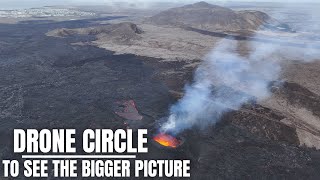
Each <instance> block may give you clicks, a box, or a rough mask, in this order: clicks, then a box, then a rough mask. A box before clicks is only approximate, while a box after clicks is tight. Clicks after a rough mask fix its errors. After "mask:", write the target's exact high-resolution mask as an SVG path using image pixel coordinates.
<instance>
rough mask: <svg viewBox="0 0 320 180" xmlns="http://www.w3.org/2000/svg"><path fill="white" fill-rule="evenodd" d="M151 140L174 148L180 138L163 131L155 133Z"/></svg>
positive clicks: (178, 143)
mask: <svg viewBox="0 0 320 180" xmlns="http://www.w3.org/2000/svg"><path fill="white" fill-rule="evenodd" d="M153 140H154V141H156V142H157V143H159V144H161V145H162V146H166V147H171V148H176V147H178V146H179V145H180V143H181V142H180V140H178V139H177V138H175V137H173V136H171V135H169V134H164V133H160V134H157V135H156V136H154V137H153Z"/></svg>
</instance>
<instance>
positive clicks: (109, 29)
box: [47, 22, 143, 41]
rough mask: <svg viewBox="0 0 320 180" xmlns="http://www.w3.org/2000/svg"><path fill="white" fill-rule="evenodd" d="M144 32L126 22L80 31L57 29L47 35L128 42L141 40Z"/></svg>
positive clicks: (81, 29)
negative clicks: (78, 36)
mask: <svg viewBox="0 0 320 180" xmlns="http://www.w3.org/2000/svg"><path fill="white" fill-rule="evenodd" d="M141 33H143V31H142V30H141V29H140V28H139V27H138V26H137V25H136V24H133V23H129V22H124V23H119V24H108V25H104V26H96V27H89V28H78V29H66V28H62V29H56V30H53V31H50V32H48V33H47V35H49V36H55V37H64V36H70V35H77V34H78V35H96V36H99V37H100V38H109V40H117V41H127V40H131V39H137V38H139V34H141Z"/></svg>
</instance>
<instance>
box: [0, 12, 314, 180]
mask: <svg viewBox="0 0 320 180" xmlns="http://www.w3.org/2000/svg"><path fill="white" fill-rule="evenodd" d="M114 18H117V17H112V18H102V19H93V20H77V21H63V22H51V21H44V22H42V21H30V22H20V23H17V24H1V25H0V73H1V74H0V75H1V78H0V103H1V104H0V138H1V141H0V159H4V158H6V159H8V158H9V157H13V156H14V155H13V153H12V152H13V150H12V132H13V131H12V130H13V129H15V128H37V129H42V128H49V129H51V128H75V129H77V130H79V131H81V130H83V129H86V128H92V129H94V128H111V129H117V128H127V127H128V126H129V127H131V128H142V127H147V128H150V130H151V129H152V127H153V124H154V122H155V121H157V120H159V119H160V118H162V117H165V116H167V115H168V108H169V107H170V105H172V104H173V103H174V102H176V101H177V99H179V98H180V97H181V96H182V94H181V92H182V91H181V90H182V88H183V86H184V85H185V84H186V83H188V82H190V81H191V80H192V75H193V71H194V66H188V64H187V65H186V63H187V62H185V61H162V60H161V59H154V58H151V57H143V56H135V55H114V54H113V52H110V51H107V50H105V49H101V48H97V47H94V46H86V45H81V46H80V45H72V44H73V43H79V42H84V44H85V43H86V42H89V41H92V40H95V37H94V36H92V35H85V36H82V35H77V34H73V35H71V36H67V37H64V38H56V37H50V36H46V33H47V32H49V31H52V30H54V29H59V28H70V29H74V28H86V27H89V26H92V22H94V21H108V20H109V19H114ZM188 63H190V61H188ZM191 63H192V62H191ZM194 63H197V60H194ZM189 65H190V64H189ZM163 72H166V73H163ZM170 72H174V76H173V75H171V74H170ZM272 91H273V93H274V94H275V95H278V96H277V97H281V100H283V102H285V103H287V104H289V105H290V107H291V106H292V108H293V107H300V106H303V107H306V109H308V110H311V111H312V112H313V113H314V114H315V115H316V116H317V117H319V112H318V111H319V109H320V108H319V102H320V98H319V96H318V95H317V94H315V93H314V92H311V91H309V90H308V89H306V88H304V87H303V86H301V85H299V84H297V83H288V82H287V83H283V84H282V85H281V86H276V85H274V87H272ZM129 100H134V102H135V106H136V108H137V110H138V112H139V114H140V115H141V116H143V119H142V120H141V121H139V122H136V121H134V122H132V121H128V120H127V119H125V118H123V117H121V116H119V115H118V114H117V113H116V111H117V110H118V108H119V107H118V106H119V103H118V102H121V101H125V102H126V101H129ZM267 103H268V102H266V104H267ZM269 103H271V106H272V105H274V104H275V103H272V102H269ZM279 109H280V108H279ZM293 110H294V109H293ZM297 113H298V112H297ZM289 118H290V117H289ZM296 123H297V124H293V125H292V121H289V120H288V116H287V115H286V114H284V113H283V112H282V111H280V110H279V111H278V110H274V109H271V108H268V106H262V105H259V104H256V103H254V102H252V103H250V104H246V105H244V106H243V107H242V108H241V109H240V110H238V111H232V112H230V113H227V114H225V115H224V116H223V118H222V120H221V121H220V122H219V123H218V124H216V125H215V126H212V127H208V128H207V129H201V130H199V129H192V130H188V131H186V132H184V134H183V136H184V137H185V139H186V140H185V143H184V144H183V145H182V146H181V147H179V148H178V149H176V150H172V151H171V150H169V151H168V150H166V149H161V148H160V149H159V148H158V147H157V146H154V145H153V144H152V143H149V153H148V154H145V155H138V158H139V159H175V158H177V159H191V160H192V167H191V176H192V179H261V178H262V177H263V178H265V179H318V178H319V177H320V173H319V172H320V152H319V151H318V150H316V149H314V148H307V147H304V146H300V145H301V142H300V140H299V137H298V135H299V134H298V133H299V132H311V133H314V135H319V132H318V129H317V128H314V129H312V125H311V126H306V125H305V124H303V123H300V122H296ZM299 123H300V124H299ZM297 129H298V130H301V131H298V130H297ZM300 136H301V134H300ZM306 136H307V135H306ZM308 137H309V136H308ZM150 140H151V139H150ZM311 144H312V142H311ZM78 146H81V145H79V144H78Z"/></svg>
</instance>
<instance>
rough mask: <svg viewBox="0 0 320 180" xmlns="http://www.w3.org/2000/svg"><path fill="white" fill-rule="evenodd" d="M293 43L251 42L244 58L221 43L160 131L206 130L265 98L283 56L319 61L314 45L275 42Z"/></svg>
mask: <svg viewBox="0 0 320 180" xmlns="http://www.w3.org/2000/svg"><path fill="white" fill-rule="evenodd" d="M318 14H319V13H318ZM312 17H314V15H312ZM263 33H265V32H261V33H260V32H257V34H256V37H255V38H258V39H263V38H265V37H263V36H261V34H263ZM293 40H295V39H292V38H291V37H284V38H282V39H279V41H278V40H276V41H274V43H263V42H254V41H252V42H250V44H249V47H250V49H251V50H250V54H249V55H247V56H241V55H239V54H238V53H237V41H233V40H222V41H221V42H220V43H219V44H218V45H217V46H216V47H215V48H214V49H213V50H212V51H211V52H210V53H209V54H208V55H207V56H206V57H205V58H204V60H203V62H202V63H201V64H200V65H199V67H198V68H197V70H196V71H195V75H194V80H193V82H192V84H190V85H186V86H185V95H184V97H183V98H182V99H180V100H179V101H178V102H177V103H176V104H174V105H172V106H171V108H170V114H169V117H168V121H167V122H166V123H164V124H163V125H162V127H161V128H160V131H162V132H167V133H171V134H178V133H180V132H181V131H183V130H185V129H189V128H192V127H194V126H197V127H200V128H205V127H207V126H208V125H212V124H215V123H216V122H218V121H219V119H220V118H221V116H222V115H223V114H224V113H226V112H228V111H231V110H238V109H239V108H240V107H241V106H242V105H243V104H244V103H248V102H250V101H259V100H263V99H265V98H268V97H269V96H270V95H271V92H270V88H269V87H270V84H271V83H272V82H274V81H278V80H279V78H280V75H281V65H280V64H281V60H282V59H281V57H283V55H284V56H288V57H287V58H286V59H288V58H289V59H290V57H289V55H290V53H292V54H294V55H295V57H292V58H293V59H294V60H299V61H302V62H311V61H314V60H317V59H320V53H319V49H317V48H314V45H313V44H311V45H310V44H306V46H305V47H304V48H300V49H299V48H295V47H293V48H286V47H285V46H283V44H282V45H280V44H279V43H277V42H292V41H293ZM281 54H282V56H281Z"/></svg>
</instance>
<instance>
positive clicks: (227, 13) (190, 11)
mask: <svg viewBox="0 0 320 180" xmlns="http://www.w3.org/2000/svg"><path fill="white" fill-rule="evenodd" d="M147 22H149V23H152V24H157V25H171V26H179V27H181V26H182V27H183V26H187V27H193V28H198V29H202V30H208V31H240V30H257V29H259V28H268V29H271V28H272V29H277V30H289V27H288V26H287V25H284V24H281V23H280V22H278V21H277V20H275V19H273V18H271V17H270V16H269V15H267V14H266V13H263V12H260V11H233V10H232V9H229V8H225V7H221V6H217V5H212V4H209V3H206V2H198V3H195V4H191V5H186V6H182V7H178V8H172V9H169V10H166V11H163V12H161V13H159V14H157V15H155V16H152V17H151V18H149V19H147Z"/></svg>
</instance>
